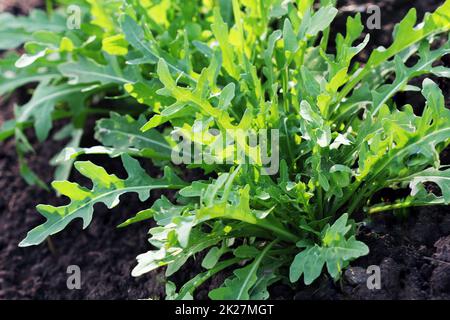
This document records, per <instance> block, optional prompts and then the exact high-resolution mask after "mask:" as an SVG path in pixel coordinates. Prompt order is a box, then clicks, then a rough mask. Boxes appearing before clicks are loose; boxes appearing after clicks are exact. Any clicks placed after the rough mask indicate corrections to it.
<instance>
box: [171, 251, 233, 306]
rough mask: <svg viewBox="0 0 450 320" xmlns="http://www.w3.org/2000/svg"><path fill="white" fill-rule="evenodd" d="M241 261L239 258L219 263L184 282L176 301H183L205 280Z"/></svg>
mask: <svg viewBox="0 0 450 320" xmlns="http://www.w3.org/2000/svg"><path fill="white" fill-rule="evenodd" d="M241 260H242V259H241V258H233V259H229V260H226V261H223V262H220V263H218V264H217V265H216V266H215V267H214V268H212V269H210V270H208V271H206V272H204V273H201V274H199V275H197V276H196V277H194V278H192V279H191V280H189V281H188V282H186V283H185V284H184V286H183V287H181V289H180V292H179V294H178V297H177V300H179V299H183V298H184V297H185V296H186V295H187V294H188V293H190V294H191V295H192V294H193V293H194V291H195V289H197V288H198V287H199V286H201V285H202V284H203V283H204V282H205V281H206V280H208V279H209V278H211V277H212V276H214V275H215V274H216V273H219V272H220V271H222V270H224V269H226V268H228V267H230V266H232V265H233V264H236V263H238V262H239V261H241Z"/></svg>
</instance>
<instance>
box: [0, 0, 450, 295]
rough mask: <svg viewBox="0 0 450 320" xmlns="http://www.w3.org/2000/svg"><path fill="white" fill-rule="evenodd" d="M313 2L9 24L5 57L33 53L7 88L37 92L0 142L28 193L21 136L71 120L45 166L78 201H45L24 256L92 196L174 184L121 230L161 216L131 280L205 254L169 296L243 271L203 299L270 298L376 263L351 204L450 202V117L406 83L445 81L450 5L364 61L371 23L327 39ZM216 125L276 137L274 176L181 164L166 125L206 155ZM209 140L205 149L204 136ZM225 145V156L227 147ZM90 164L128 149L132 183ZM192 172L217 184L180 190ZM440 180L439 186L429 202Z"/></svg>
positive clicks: (12, 66) (406, 24)
mask: <svg viewBox="0 0 450 320" xmlns="http://www.w3.org/2000/svg"><path fill="white" fill-rule="evenodd" d="M313 2H314V1H313V0H296V1H295V0H288V1H282V0H267V1H266V0H265V1H257V0H220V1H213V0H203V1H200V0H198V1H188V2H186V1H184V0H142V1H138V0H110V1H100V0H77V1H59V5H58V6H57V8H54V9H52V8H51V6H49V7H48V10H47V11H48V12H43V11H39V10H36V11H33V12H32V13H31V14H30V15H29V16H28V17H15V16H12V15H11V14H8V13H2V14H0V26H1V27H0V49H3V50H9V49H14V48H16V47H18V46H20V45H22V44H24V50H25V53H24V54H22V55H21V56H18V55H17V54H16V53H14V52H13V51H12V50H9V51H8V52H7V53H6V54H4V55H3V58H2V59H1V60H0V70H1V75H0V95H2V96H6V95H7V94H8V93H10V92H13V91H14V90H15V89H16V88H19V87H21V86H24V85H26V84H28V83H38V85H37V87H36V88H35V89H34V90H33V94H32V97H31V99H30V100H29V101H28V102H27V103H26V104H25V105H22V106H16V108H15V119H13V120H10V121H7V122H6V123H4V124H3V126H2V127H1V129H0V140H5V139H8V138H10V137H13V138H14V139H15V142H16V146H17V152H18V155H19V161H20V168H21V173H22V175H23V176H24V178H25V179H26V180H27V181H28V182H29V183H30V184H38V185H40V186H42V187H46V186H45V184H44V183H43V182H42V181H41V180H40V179H39V177H38V176H37V175H36V174H35V173H33V172H32V170H30V168H29V167H28V165H27V162H26V154H27V153H28V152H32V151H33V148H32V146H31V144H30V142H29V141H28V139H27V136H26V134H25V133H24V132H25V130H26V129H27V128H31V127H32V128H34V130H35V133H36V136H37V138H38V139H39V141H44V140H46V139H47V138H48V137H49V133H50V132H51V129H52V125H53V123H54V122H55V121H59V120H61V119H69V121H66V122H64V123H66V125H65V126H64V127H63V128H62V129H61V130H59V131H58V132H56V133H55V134H54V139H68V141H69V142H68V144H67V147H66V148H64V150H62V151H61V152H60V153H59V154H58V155H56V156H55V158H54V159H52V163H53V164H54V165H55V166H57V169H56V173H55V180H56V181H55V182H53V183H52V186H53V188H54V189H55V190H56V192H57V193H58V194H59V195H64V196H66V197H68V198H69V199H70V203H69V204H68V205H65V206H60V207H54V206H51V205H39V206H38V207H37V209H38V211H39V212H40V213H41V214H42V215H43V216H44V217H45V219H46V222H45V223H43V224H42V225H40V226H38V227H36V228H35V229H33V230H31V231H30V232H29V233H28V235H27V237H26V238H25V239H24V240H23V241H22V242H21V243H20V246H23V247H26V246H32V245H37V244H39V243H41V242H43V241H44V240H45V239H46V238H47V237H49V236H50V235H53V234H55V233H57V232H59V231H61V230H63V229H64V228H65V227H66V226H67V225H68V224H69V223H70V222H71V221H73V220H74V219H77V218H80V219H82V220H83V226H84V228H86V227H87V226H88V225H89V223H90V222H91V220H92V218H93V213H94V205H95V204H97V203H103V204H105V205H106V206H107V207H108V208H113V207H115V206H117V205H118V204H119V201H120V196H121V195H122V194H125V193H130V192H132V193H137V194H138V195H139V199H140V200H141V201H145V200H147V199H149V197H150V192H151V190H154V189H171V190H175V192H176V196H174V197H171V198H170V199H169V198H168V197H165V196H162V197H161V198H160V199H159V200H157V201H155V202H154V204H153V205H152V206H151V208H148V209H147V210H143V211H141V212H138V213H131V212H130V216H131V217H130V219H129V220H127V221H125V222H124V223H122V224H121V225H120V227H125V226H127V225H130V224H132V223H136V222H141V221H144V220H149V219H152V220H153V221H155V222H156V226H155V227H153V228H151V229H150V232H149V234H150V239H149V242H150V244H151V246H152V247H153V250H150V251H148V252H146V253H143V254H141V255H139V256H138V257H137V261H138V264H137V266H136V267H135V268H134V270H133V271H132V274H133V275H134V276H140V275H142V274H144V273H147V272H150V271H152V270H154V269H157V268H160V267H163V266H165V267H166V271H165V272H166V276H167V277H170V276H171V275H173V274H174V273H175V272H177V271H178V270H180V268H181V267H182V266H183V265H185V264H186V263H190V262H188V261H192V259H193V258H195V257H196V256H198V254H199V253H201V252H205V255H202V257H204V258H203V259H202V260H201V266H202V267H203V269H204V272H201V273H199V274H198V275H196V276H195V277H194V278H193V279H192V280H190V281H188V282H187V283H186V284H184V285H183V286H182V287H181V288H176V286H175V284H173V283H172V282H170V281H167V285H166V291H167V298H168V299H188V298H192V297H193V296H194V295H195V290H196V288H198V287H199V286H200V285H201V284H203V283H204V282H205V281H207V280H208V279H210V278H211V277H213V276H214V275H216V274H217V273H219V272H222V271H224V270H233V272H232V273H230V274H231V275H230V277H229V278H228V279H226V280H225V282H224V283H223V285H222V286H220V287H219V288H216V289H214V290H212V291H211V292H210V293H209V296H210V298H212V299H266V298H268V297H269V291H268V287H269V286H270V285H271V284H273V283H275V282H277V281H283V282H285V283H295V282H297V281H298V280H299V279H300V278H301V276H302V275H303V281H304V283H305V284H311V283H312V282H313V281H314V280H315V279H317V278H318V277H319V276H320V275H321V273H322V271H323V269H326V270H327V273H328V274H329V276H330V277H332V278H333V279H338V278H339V276H340V274H341V272H342V269H343V268H345V267H346V266H348V264H349V263H350V262H351V261H352V260H354V259H356V258H358V257H360V256H363V255H366V254H368V247H367V246H366V245H365V244H364V243H362V242H360V241H358V240H356V238H355V235H356V233H357V227H358V224H357V223H356V222H355V221H354V220H353V219H351V218H350V217H351V215H352V214H354V213H355V212H362V210H364V211H365V212H366V213H367V214H373V213H377V212H381V211H387V210H393V209H402V208H408V207H413V206H426V205H446V204H448V203H449V202H450V169H448V168H446V167H444V166H441V164H440V161H439V154H440V152H441V151H443V150H444V149H445V148H446V147H447V146H448V144H449V143H450V110H448V109H447V108H446V107H445V102H444V97H443V95H442V92H441V91H440V89H439V87H438V86H437V84H435V83H434V82H433V81H432V80H429V79H426V80H424V81H423V83H422V87H421V88H418V87H417V86H413V85H410V80H412V79H413V78H416V77H419V76H423V75H427V74H430V75H434V76H438V77H450V70H449V69H447V68H445V67H443V66H437V65H436V62H437V61H439V59H440V58H441V57H443V56H444V55H446V54H449V53H450V42H449V41H447V42H442V41H440V42H439V41H437V40H439V39H440V40H442V39H445V35H446V34H447V35H448V31H449V29H450V1H449V0H447V1H445V3H444V4H443V5H442V6H441V7H439V8H438V9H437V10H436V11H435V12H434V13H431V14H427V15H426V16H425V18H424V20H423V22H421V23H420V24H417V21H416V11H415V10H414V9H412V10H410V11H409V13H408V14H407V15H406V17H404V18H403V19H402V20H401V22H400V23H399V24H398V25H397V26H396V28H395V31H394V34H393V42H392V44H391V46H389V47H388V48H378V49H376V50H374V51H373V52H372V53H371V54H370V56H369V58H368V60H367V61H366V62H365V63H364V64H359V63H357V62H355V59H354V58H355V56H356V55H358V53H360V52H361V51H362V50H363V49H364V48H365V46H366V45H367V44H368V42H369V35H367V36H366V37H365V38H364V39H362V37H361V34H362V32H363V30H364V26H363V23H362V21H361V16H360V15H359V14H357V15H356V16H354V17H350V18H348V20H347V24H346V30H345V32H344V33H343V34H338V35H337V36H336V39H335V41H332V40H334V39H330V38H331V37H330V25H331V23H332V21H333V20H334V18H335V16H336V15H337V13H338V10H337V9H336V8H335V1H330V0H322V1H320V3H318V4H317V3H316V5H314V3H313ZM74 4H76V5H78V6H79V8H81V13H82V15H81V20H82V21H81V25H80V28H75V29H69V28H68V27H67V19H69V18H73V17H68V14H70V12H69V13H68V12H67V11H66V8H67V7H68V6H69V5H71V6H72V5H74ZM75 11H76V10H75ZM75 18H76V17H75ZM330 44H331V45H330ZM439 44H440V45H439ZM333 48H335V50H334V51H333ZM388 78H390V79H391V80H390V81H388V80H387V79H388ZM420 90H421V92H422V94H423V96H424V97H425V99H426V104H425V106H424V109H423V112H422V114H420V115H416V114H414V112H413V108H412V106H411V105H405V106H397V105H396V104H395V102H394V99H393V97H395V95H396V94H397V93H398V92H405V91H420ZM99 101H100V102H102V103H101V104H99ZM100 105H101V106H100ZM105 105H107V106H108V107H105ZM143 106H145V107H143ZM89 117H97V118H100V120H98V121H97V123H96V127H95V138H96V140H98V143H99V144H98V145H96V146H91V147H88V148H83V147H81V146H80V140H81V137H82V135H83V132H84V129H85V127H86V119H88V118H89ZM211 128H214V129H218V130H221V131H224V130H227V129H242V130H249V129H253V130H263V129H276V130H279V132H280V138H279V150H280V158H281V159H280V169H279V173H278V174H277V175H272V176H270V175H263V174H261V170H260V169H261V163H259V162H257V161H256V162H255V163H251V164H250V163H249V164H237V163H236V164H235V165H231V164H228V165H227V164H195V165H194V164H193V165H189V166H187V168H186V169H182V168H181V167H179V166H175V165H174V164H173V163H171V152H172V150H173V148H174V144H175V141H174V140H173V135H171V133H172V132H173V131H182V132H183V134H184V138H185V139H188V140H189V141H192V142H193V143H196V144H202V147H205V148H208V144H213V143H214V136H208V133H207V130H208V129H211ZM199 130H200V131H203V132H204V133H205V136H207V137H209V140H208V139H206V140H205V139H202V140H201V141H196V137H197V136H196V135H195V134H194V132H196V131H199ZM205 141H206V142H205ZM205 144H206V145H205ZM222 151H223V152H222V153H219V154H222V156H223V157H225V156H226V154H227V152H229V151H227V150H225V149H224V150H222ZM89 154H106V155H109V156H110V157H121V160H122V162H123V166H124V167H125V169H126V171H127V173H128V177H127V178H126V179H120V178H118V177H117V176H116V175H114V174H110V173H107V172H106V170H105V169H103V168H102V167H101V166H100V165H96V164H94V163H92V162H90V161H77V162H75V160H76V158H77V157H78V156H80V155H89ZM137 158H144V159H151V161H152V163H153V164H154V165H155V166H158V167H161V172H163V174H161V175H160V176H158V177H151V176H150V175H148V174H147V173H146V172H145V171H144V170H143V169H142V167H141V166H140V164H139V162H138V160H137ZM72 166H74V167H75V169H76V170H77V171H79V173H81V174H82V175H83V176H85V177H87V178H89V179H90V180H92V184H93V186H92V188H91V189H89V188H86V187H83V186H81V185H79V184H77V183H73V182H69V181H67V179H68V177H69V174H70V171H71V168H72ZM192 168H200V169H203V171H204V173H205V174H206V177H210V178H204V179H203V180H196V181H193V182H189V183H188V182H186V181H184V180H183V179H182V178H181V177H182V176H183V173H184V172H185V171H184V170H191V169H192ZM430 182H431V183H434V184H435V185H437V186H438V187H439V189H440V192H438V193H436V194H434V193H431V192H429V191H428V190H427V188H426V185H427V183H430ZM386 188H391V189H397V188H409V189H410V195H409V196H407V197H406V198H403V199H398V200H396V201H395V202H391V203H374V201H373V199H374V197H373V196H374V194H375V193H377V192H379V191H380V190H382V189H386ZM124 210H126V206H125V207H124ZM132 214H135V216H132ZM194 263H196V262H194ZM199 263H200V262H199Z"/></svg>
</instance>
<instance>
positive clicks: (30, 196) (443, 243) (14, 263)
mask: <svg viewBox="0 0 450 320" xmlns="http://www.w3.org/2000/svg"><path fill="white" fill-rule="evenodd" d="M38 2H39V1H36V3H38ZM442 2H443V1H432V0H430V1H424V0H417V1H407V0H402V1H398V0H397V1H388V0H385V1H376V4H377V5H379V6H380V7H381V13H382V27H383V30H382V31H380V30H375V31H373V30H372V31H370V33H371V36H372V42H371V47H372V48H373V47H376V46H378V45H385V46H386V45H388V44H389V42H390V39H391V37H390V34H391V30H392V28H393V25H394V23H396V22H398V20H399V18H400V17H402V16H404V15H405V14H406V12H407V11H408V9H409V8H411V7H415V8H416V9H417V10H418V16H419V17H422V16H423V14H424V12H426V11H432V10H434V9H435V8H436V7H437V6H438V5H440V4H441V3H442ZM19 3H23V1H0V8H9V9H10V10H12V11H14V12H15V13H18V12H20V11H21V10H29V7H24V8H21V7H20V5H19ZM367 3H368V2H366V1H339V2H338V4H339V6H340V7H341V13H340V15H339V17H338V20H337V22H336V26H338V31H340V32H343V27H344V26H345V17H346V16H348V15H350V14H354V12H356V11H363V12H365V11H366V8H367ZM5 4H7V5H5ZM2 5H5V6H4V7H2ZM22 12H23V11H22ZM364 16H366V15H363V17H364ZM363 21H364V20H363ZM360 58H361V59H364V56H362V57H360ZM443 63H445V64H448V63H449V61H448V60H446V61H443ZM439 84H440V86H441V88H442V89H443V90H444V92H445V93H446V97H447V98H448V97H449V96H450V94H449V90H450V86H449V83H448V82H446V81H439ZM27 97H28V95H27V91H26V90H25V89H23V90H20V91H18V92H17V93H15V94H14V95H12V96H11V97H9V98H8V99H3V100H2V99H1V98H0V124H1V123H2V122H3V121H4V120H5V119H9V118H11V116H12V112H11V110H12V108H11V107H12V105H13V104H14V103H19V102H20V103H22V102H24V101H23V100H25V101H26V99H27ZM398 99H399V104H403V103H408V102H409V101H411V100H410V99H411V98H410V97H405V96H400V97H399V98H398ZM413 102H414V104H415V105H418V104H419V103H418V102H417V100H413ZM93 122H94V121H93V120H91V121H90V122H89V128H90V129H88V130H87V131H91V130H92V125H93ZM61 125H62V124H58V125H57V126H56V127H61ZM27 133H28V135H29V136H30V137H31V141H32V142H33V145H34V147H35V150H36V153H35V154H34V155H31V156H29V157H28V162H29V164H30V166H31V167H32V169H33V170H35V171H36V172H37V173H38V174H39V176H40V177H41V178H43V180H44V181H45V182H47V183H50V182H51V180H52V174H53V168H52V167H51V166H50V165H49V164H48V162H49V159H50V158H52V157H53V155H54V154H55V153H57V151H58V150H60V148H61V147H62V146H63V143H61V142H55V141H49V142H46V143H43V144H39V143H37V142H36V141H35V139H34V138H33V133H32V132H31V131H29V132H27ZM88 137H89V134H87V135H86V138H84V140H83V143H82V145H84V146H89V145H92V143H93V141H92V140H90V138H88ZM0 147H1V148H0V190H1V192H0V299H146V298H153V299H161V298H163V296H164V276H163V270H161V271H155V272H152V273H149V274H147V275H144V276H142V277H140V278H137V279H136V278H133V277H131V275H130V272H131V269H132V268H133V266H134V265H135V257H136V256H137V255H138V254H140V253H142V252H145V251H147V250H149V249H150V245H149V244H148V242H147V232H148V229H149V228H150V227H151V225H150V224H149V223H140V224H137V225H134V226H131V227H129V228H125V229H116V228H115V227H116V226H117V225H118V224H119V223H121V222H122V221H124V220H125V219H127V218H128V217H130V216H131V215H134V214H135V213H136V212H138V211H139V210H141V209H142V208H147V207H149V206H150V205H151V203H152V201H153V200H155V199H157V198H158V197H159V194H158V193H153V194H152V198H151V199H150V200H149V201H147V202H146V203H144V204H142V203H140V202H139V201H138V199H137V197H135V196H133V195H131V196H130V195H125V196H123V197H122V198H121V205H119V206H118V208H116V209H113V210H107V209H106V208H105V207H103V206H96V208H95V214H94V219H93V222H92V223H91V225H90V226H89V227H88V228H87V229H86V230H84V231H83V230H82V226H81V223H80V222H79V221H76V222H74V223H72V224H70V225H69V227H68V228H66V229H65V230H64V231H63V232H61V233H59V234H58V235H55V236H53V237H52V238H51V241H49V242H47V243H43V244H41V245H40V246H36V247H31V248H19V247H18V246H17V245H18V243H19V242H20V240H22V239H23V238H24V237H25V235H26V232H27V231H29V230H30V229H31V228H33V227H35V226H36V225H37V224H39V223H41V222H42V221H43V218H42V217H41V216H40V215H39V214H38V213H37V212H36V211H35V209H34V207H35V205H37V204H39V203H51V204H55V205H56V204H62V203H64V199H57V198H56V197H55V195H54V194H53V193H52V192H47V191H45V190H40V189H38V188H36V187H30V186H27V184H26V183H25V182H24V181H23V180H22V179H21V178H20V175H19V167H18V161H17V157H16V153H15V145H14V141H7V142H6V143H0ZM89 159H90V160H92V161H94V162H97V163H101V164H102V165H103V166H105V167H106V169H107V170H108V171H109V172H114V173H118V175H119V176H121V175H122V177H123V169H122V167H121V164H120V161H117V160H111V159H109V158H103V157H90V158H89ZM442 160H443V162H444V163H447V164H448V163H450V157H449V152H448V151H447V152H444V154H443V159H442ZM145 167H146V169H147V170H148V172H149V173H150V174H151V175H153V176H155V175H156V174H157V170H155V169H154V168H152V166H151V164H148V163H146V164H145ZM71 179H72V180H76V181H81V182H82V183H84V182H85V180H84V179H82V178H81V177H80V176H79V175H76V174H72V177H71ZM360 231H361V232H360V235H359V238H360V240H362V241H364V242H365V243H367V245H368V246H369V247H370V254H369V256H367V257H363V258H361V259H359V260H357V261H355V262H353V263H352V266H351V267H350V268H349V269H348V270H346V272H345V274H344V276H343V277H342V280H341V281H339V282H337V283H333V282H332V281H331V280H330V279H328V278H327V277H326V276H323V277H322V278H321V279H320V280H319V281H316V283H315V284H314V285H313V286H310V287H303V286H301V285H299V286H298V287H296V288H291V287H288V286H286V285H283V284H279V285H275V286H273V287H272V288H271V297H272V298H274V299H450V209H449V208H448V207H436V208H421V209H415V210H411V211H410V212H409V214H408V216H407V217H406V218H401V217H395V216H393V215H392V214H382V215H379V216H377V217H375V218H374V219H373V220H372V221H371V222H368V223H366V224H365V225H364V226H363V227H362V228H361V230H360ZM197 261H201V260H197ZM70 265H77V266H79V267H80V269H81V289H80V290H69V289H68V288H67V283H66V282H67V278H68V274H67V268H68V267H69V266H70ZM371 265H375V266H379V267H380V270H381V289H379V290H369V289H368V288H367V285H366V282H367V277H368V276H369V275H368V274H367V273H366V269H367V267H368V266H371ZM198 268H199V266H198V265H197V264H195V263H192V264H191V265H189V266H187V267H185V268H184V269H183V270H184V271H183V272H181V273H180V274H179V275H178V276H177V277H176V279H175V281H176V282H183V281H187V280H189V278H190V277H191V276H192V275H193V271H195V270H196V269H198ZM223 277H224V275H222V276H221V277H220V278H216V279H213V280H212V281H210V282H209V283H207V284H205V285H204V286H203V288H201V289H200V290H199V291H198V293H197V298H206V296H207V291H208V287H217V286H218V285H219V284H220V283H221V281H222V280H223Z"/></svg>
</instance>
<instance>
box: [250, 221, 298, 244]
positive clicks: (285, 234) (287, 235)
mask: <svg viewBox="0 0 450 320" xmlns="http://www.w3.org/2000/svg"><path fill="white" fill-rule="evenodd" d="M256 225H257V226H260V227H261V228H264V229H267V230H270V231H272V232H273V233H275V234H276V235H277V236H279V237H280V239H283V240H286V241H289V242H293V243H296V242H298V240H299V239H298V237H297V236H296V235H295V234H293V233H291V232H289V231H287V230H286V229H283V228H281V227H279V226H277V225H275V224H274V223H271V222H270V221H266V220H260V221H259V222H258V223H257V224H256Z"/></svg>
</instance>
